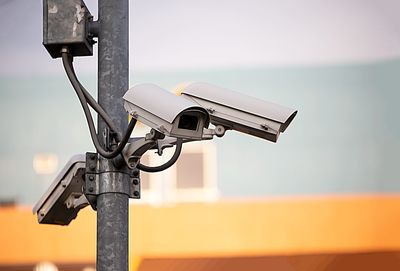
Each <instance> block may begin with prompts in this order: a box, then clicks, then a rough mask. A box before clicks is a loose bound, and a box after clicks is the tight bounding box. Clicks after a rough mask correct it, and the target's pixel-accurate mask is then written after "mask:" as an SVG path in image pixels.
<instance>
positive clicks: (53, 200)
mask: <svg viewBox="0 0 400 271" xmlns="http://www.w3.org/2000/svg"><path fill="white" fill-rule="evenodd" d="M85 167H86V161H85V155H75V156H73V157H72V158H71V159H70V160H69V161H68V162H67V164H66V165H65V166H64V168H63V169H62V170H61V172H60V173H59V174H58V175H57V177H56V178H55V180H54V181H53V183H52V184H51V185H50V187H49V189H47V191H46V193H44V195H43V196H42V197H41V199H40V200H39V201H38V202H37V203H36V205H35V206H34V207H33V213H36V214H37V218H38V221H39V223H40V224H56V225H68V224H69V223H70V222H71V221H72V220H73V219H75V217H76V216H77V214H78V212H79V210H80V209H82V208H83V207H85V206H87V205H88V201H87V199H86V197H85V195H84V194H83V182H84V174H85Z"/></svg>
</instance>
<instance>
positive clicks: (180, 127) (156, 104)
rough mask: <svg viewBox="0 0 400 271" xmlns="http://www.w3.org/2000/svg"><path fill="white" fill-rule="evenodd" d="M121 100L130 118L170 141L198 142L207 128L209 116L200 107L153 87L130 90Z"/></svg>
mask: <svg viewBox="0 0 400 271" xmlns="http://www.w3.org/2000/svg"><path fill="white" fill-rule="evenodd" d="M123 99H124V100H125V102H124V107H125V110H126V111H127V112H128V113H129V114H130V115H132V117H133V118H135V119H137V120H138V121H140V122H142V123H144V124H146V125H147V126H149V127H151V128H153V129H155V130H157V131H159V132H161V133H163V134H165V135H167V136H171V137H177V138H184V139H191V140H201V139H202V138H203V130H204V128H208V125H209V119H210V117H209V115H208V112H207V111H206V110H205V109H204V108H203V107H201V106H199V104H197V103H196V102H194V101H191V100H189V99H185V98H183V97H181V96H177V95H175V94H173V93H171V92H169V91H167V90H164V89H162V88H160V87H158V86H156V85H154V84H139V85H136V86H134V87H133V88H130V89H129V90H128V91H127V92H126V93H125V95H124V97H123Z"/></svg>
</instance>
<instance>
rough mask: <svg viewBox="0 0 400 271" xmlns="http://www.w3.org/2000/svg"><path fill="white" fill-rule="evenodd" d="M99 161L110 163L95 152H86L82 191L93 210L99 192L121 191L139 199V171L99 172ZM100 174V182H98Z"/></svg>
mask: <svg viewBox="0 0 400 271" xmlns="http://www.w3.org/2000/svg"><path fill="white" fill-rule="evenodd" d="M102 159H103V160H102ZM100 163H110V161H109V160H107V159H104V158H102V157H99V156H98V154H97V153H90V152H88V153H86V174H85V185H84V187H83V192H84V194H85V196H86V198H87V200H88V201H89V203H90V205H91V206H92V208H93V209H94V210H96V208H97V207H96V200H97V196H98V195H100V194H105V193H121V194H126V195H128V196H129V197H130V198H133V199H140V172H139V170H138V169H133V170H130V169H119V170H118V171H115V170H114V171H111V170H110V171H107V170H106V171H103V172H100V170H99V168H100ZM100 176H101V177H102V178H101V179H102V182H100ZM127 180H128V181H127Z"/></svg>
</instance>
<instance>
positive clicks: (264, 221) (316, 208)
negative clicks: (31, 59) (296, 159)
mask: <svg viewBox="0 0 400 271" xmlns="http://www.w3.org/2000/svg"><path fill="white" fill-rule="evenodd" d="M130 214H131V219H130V244H131V247H130V254H131V256H132V257H134V256H141V257H172V256H177V257H185V256H194V257H198V256H202V257H205V256H213V257H221V256H222V257H223V256H235V255H241V256H246V255H267V254H299V253H322V252H329V253H330V252H357V251H373V250H398V249H400V234H398V229H399V226H400V196H362V197H336V198H335V197H331V198H322V197H321V198H314V199H312V198H309V199H307V198H304V199H299V198H298V199H287V200H265V201H252V202H249V201H243V202H218V203H210V204H206V203H204V204H180V205H176V206H170V207H159V208H158V207H151V206H144V205H131V210H130ZM95 223H96V215H95V212H93V211H92V210H91V209H90V208H89V207H88V208H86V209H85V210H83V211H81V212H80V213H79V215H78V218H77V219H76V220H75V221H73V222H72V223H71V225H70V226H64V227H63V226H51V225H39V224H37V222H36V217H34V216H33V215H32V214H31V213H30V209H29V208H0V225H1V226H0V229H1V230H0V240H1V241H0V242H1V246H0V264H13V263H19V264H20V263H34V262H38V261H41V260H49V261H52V262H70V261H72V262H94V261H95V252H96V244H95V241H96V240H95V238H96V237H95V235H96V224H95Z"/></svg>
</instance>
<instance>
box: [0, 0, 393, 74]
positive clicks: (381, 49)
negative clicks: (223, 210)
mask: <svg viewBox="0 0 400 271" xmlns="http://www.w3.org/2000/svg"><path fill="white" fill-rule="evenodd" d="M86 4H87V5H88V7H89V9H90V10H91V12H92V14H94V15H95V14H96V13H97V1H96V0H86ZM41 6H42V1H38V0H36V1H27V0H13V1H7V0H1V1H0V25H2V31H0V40H1V43H0V57H1V59H2V64H1V65H0V74H15V73H25V74H32V73H33V74H37V73H43V74H46V73H62V69H61V66H60V65H59V63H57V61H54V60H52V59H50V57H49V56H48V55H47V52H46V51H45V50H44V48H43V47H42V45H41V41H42V26H41V23H42V7H41ZM399 10H400V1H398V0H379V1H377V0H325V1H322V0H298V1H294V0H279V1H278V0H218V1H215V0H201V1H200V0H169V1H161V0H141V1H138V0H135V1H130V11H131V17H130V30H131V35H130V40H131V42H130V49H131V50H130V64H131V65H130V68H131V71H135V70H154V69H156V70H186V69H191V70H193V69H209V68H221V67H254V66H264V67H265V66H272V67H274V66H293V65H295V66H299V65H300V66H301V65H307V66H309V65H324V64H337V63H348V62H352V63H354V62H357V63H360V62H361V63H364V62H371V61H376V60H382V59H387V58H393V57H397V56H400V16H398V11H399ZM76 63H77V65H76V66H77V69H78V71H80V72H89V73H94V72H95V70H94V68H95V67H96V58H95V57H87V58H81V59H79V60H77V62H76Z"/></svg>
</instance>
